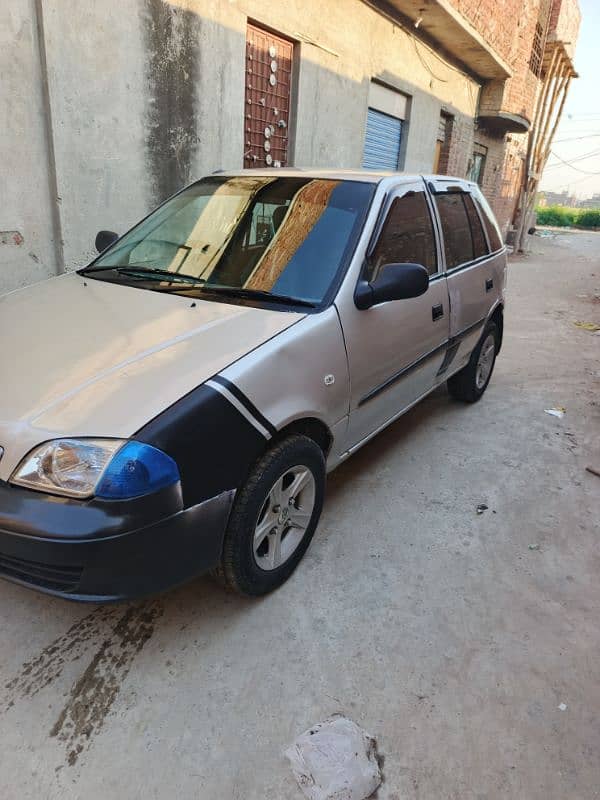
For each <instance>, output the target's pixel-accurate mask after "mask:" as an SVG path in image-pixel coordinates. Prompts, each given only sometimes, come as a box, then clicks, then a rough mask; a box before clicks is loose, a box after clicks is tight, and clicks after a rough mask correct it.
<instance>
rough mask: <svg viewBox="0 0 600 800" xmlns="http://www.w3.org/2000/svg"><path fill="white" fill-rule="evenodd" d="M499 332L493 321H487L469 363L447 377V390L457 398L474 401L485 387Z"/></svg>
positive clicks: (488, 378) (494, 360) (490, 375)
mask: <svg viewBox="0 0 600 800" xmlns="http://www.w3.org/2000/svg"><path fill="white" fill-rule="evenodd" d="M498 342H499V332H498V328H497V326H496V324H495V323H494V322H488V324H487V325H486V327H485V330H484V332H483V335H482V337H481V339H480V340H479V344H478V345H477V346H476V348H475V350H473V353H472V354H471V358H470V359H469V363H468V364H467V365H466V367H463V368H462V369H461V371H460V372H457V373H456V375H453V376H452V377H451V378H449V379H448V391H449V392H450V394H451V395H452V397H455V398H456V399H457V400H463V401H465V402H466V403H476V402H477V400H479V398H480V397H481V396H482V395H483V393H484V392H485V390H486V389H487V386H488V383H489V382H490V378H491V377H492V372H493V370H494V364H495V362H496V353H497V352H498Z"/></svg>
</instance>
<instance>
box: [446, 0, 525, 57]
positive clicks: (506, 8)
mask: <svg viewBox="0 0 600 800" xmlns="http://www.w3.org/2000/svg"><path fill="white" fill-rule="evenodd" d="M529 1H530V0H529ZM451 2H452V5H453V6H454V7H455V8H456V10H457V11H460V13H461V14H462V15H463V16H464V17H465V18H466V19H467V20H468V21H469V22H470V23H471V25H473V27H474V28H475V29H476V30H477V31H478V33H480V34H481V36H482V37H483V38H484V39H485V40H486V42H488V43H489V44H490V45H491V46H492V47H493V48H494V50H495V51H496V52H497V53H498V55H499V56H500V57H501V58H503V59H504V60H505V61H508V63H509V64H510V63H512V61H513V59H514V35H515V24H517V22H518V20H519V17H520V15H521V11H522V8H523V4H524V0H504V2H500V1H499V0H451ZM500 6H502V10H501V11H500V8H499V7H500Z"/></svg>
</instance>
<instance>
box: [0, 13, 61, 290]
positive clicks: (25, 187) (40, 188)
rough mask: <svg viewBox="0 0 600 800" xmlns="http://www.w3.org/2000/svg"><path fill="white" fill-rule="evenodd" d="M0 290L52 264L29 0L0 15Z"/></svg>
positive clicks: (48, 271)
mask: <svg viewBox="0 0 600 800" xmlns="http://www.w3.org/2000/svg"><path fill="white" fill-rule="evenodd" d="M0 76H1V81H0V120H1V123H0V292H1V291H2V290H4V291H7V290H9V289H14V288H17V287H19V286H24V285H25V284H27V283H32V282H33V281H37V280H41V279H42V278H46V277H49V276H50V275H54V274H55V273H56V270H57V268H58V264H57V262H56V255H55V244H56V242H55V238H54V231H53V223H52V203H51V200H50V197H51V189H50V177H49V173H48V147H47V137H46V132H45V118H44V102H43V92H42V76H41V71H40V54H39V49H38V40H37V29H36V18H35V9H34V5H33V0H31V2H23V0H3V7H2V14H1V15H0Z"/></svg>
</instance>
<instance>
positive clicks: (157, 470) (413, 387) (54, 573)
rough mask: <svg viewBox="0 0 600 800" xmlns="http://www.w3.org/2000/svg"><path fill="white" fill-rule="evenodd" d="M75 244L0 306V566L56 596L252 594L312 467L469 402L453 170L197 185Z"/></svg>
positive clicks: (479, 270) (313, 504) (311, 483)
mask: <svg viewBox="0 0 600 800" xmlns="http://www.w3.org/2000/svg"><path fill="white" fill-rule="evenodd" d="M96 245H97V247H98V249H99V250H100V251H101V253H100V256H99V257H98V258H96V260H95V261H93V262H92V263H91V264H90V265H89V266H87V267H85V268H84V269H81V270H80V271H79V272H77V273H72V274H68V275H63V276H60V277H58V278H53V279H51V280H49V281H46V282H44V283H41V284H38V285H36V286H33V287H30V288H28V289H23V290H20V291H16V292H13V293H11V294H8V295H5V296H4V297H2V298H0V337H1V340H2V343H3V347H2V349H1V351H0V374H1V375H2V387H3V389H2V393H1V394H0V575H1V576H2V577H5V578H8V579H10V580H14V581H17V582H19V583H23V584H25V585H28V586H32V587H35V588H38V589H40V590H43V591H47V592H50V593H53V594H58V595H61V596H64V597H69V598H73V599H81V600H92V601H106V600H119V599H124V598H129V597H133V596H138V595H142V594H146V593H149V592H154V591H157V590H161V589H165V588H167V587H169V586H173V585H175V584H177V583H180V582H182V581H184V580H187V579H189V578H191V577H193V576H195V575H197V574H199V573H201V572H203V571H206V570H213V572H215V574H217V575H218V576H219V577H220V579H221V580H222V581H223V582H225V583H226V584H227V585H228V586H230V587H232V588H234V589H236V590H237V591H239V592H241V593H244V594H247V595H260V594H263V593H266V592H268V591H270V590H272V589H274V588H276V587H277V586H279V585H280V584H281V583H283V581H285V580H286V579H287V578H288V577H289V575H290V574H291V573H292V571H293V570H294V569H295V567H296V565H297V564H298V562H299V561H300V559H301V558H302V556H303V555H304V553H305V551H306V549H307V547H308V546H309V543H310V541H311V539H312V537H313V534H314V532H315V529H316V527H317V523H318V521H319V516H320V514H321V509H322V506H323V499H324V493H325V476H326V473H327V471H330V470H332V469H334V468H335V467H336V466H337V465H338V464H340V463H341V462H342V461H343V460H344V459H346V458H347V457H348V456H350V455H351V454H352V453H353V452H354V451H355V450H357V449H358V448H359V447H360V446H361V445H363V444H364V443H365V442H366V441H368V440H369V439H370V438H371V437H373V436H375V435H376V434H377V433H378V432H379V431H381V430H382V429H384V428H385V427H386V425H389V424H390V423H391V422H393V421H394V420H395V419H396V418H397V417H399V416H400V415H401V414H402V413H403V412H404V411H406V410H407V409H408V408H410V407H411V406H412V405H414V404H415V403H417V402H418V401H419V400H420V399H421V398H422V397H424V396H425V395H427V394H428V393H429V392H431V391H432V390H433V389H434V388H435V387H436V386H438V385H439V384H440V383H442V382H444V381H447V382H448V388H449V390H450V393H451V394H452V395H453V396H454V397H456V398H459V399H460V400H464V401H467V402H475V401H476V400H479V398H480V397H481V396H482V394H483V393H484V391H485V389H486V387H487V385H488V382H489V380H490V377H491V374H492V370H493V367H494V361H495V358H496V356H497V354H498V352H499V351H500V347H501V344H502V333H503V309H504V286H505V278H506V254H505V248H504V246H503V243H502V240H501V236H500V232H499V230H498V226H497V223H496V221H495V219H494V217H493V214H492V213H491V211H490V208H489V206H488V204H487V203H486V201H485V199H484V198H483V196H482V195H481V192H480V191H479V188H478V187H477V186H476V185H475V184H473V183H470V182H467V181H464V180H461V179H458V178H449V177H446V176H443V177H442V176H419V175H404V174H377V173H369V172H362V171H360V172H359V171H356V172H346V171H323V170H319V171H316V170H310V171H306V170H296V169H283V170H276V171H275V170H268V171H253V170H246V171H244V172H239V173H222V174H215V175H212V176H210V177H207V178H204V179H203V180H200V181H198V182H196V183H194V184H192V185H191V186H188V187H187V188H185V189H184V190H183V191H181V192H179V193H178V194H176V195H175V196H173V197H172V198H170V199H169V200H168V201H167V202H166V203H164V204H163V205H162V206H160V207H159V208H158V209H157V210H156V211H154V212H153V213H152V214H150V215H149V216H148V217H146V219H144V220H143V221H142V222H140V223H139V224H138V225H136V226H135V227H134V228H133V229H132V230H130V231H129V232H128V233H127V234H125V235H124V236H123V237H121V238H118V237H117V235H116V234H113V233H111V232H108V231H102V232H101V233H100V234H98V237H97V239H96ZM17 354H18V355H17Z"/></svg>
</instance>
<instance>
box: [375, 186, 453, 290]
mask: <svg viewBox="0 0 600 800" xmlns="http://www.w3.org/2000/svg"><path fill="white" fill-rule="evenodd" d="M385 264H421V265H422V266H424V267H426V269H427V271H428V272H429V274H430V275H433V274H434V273H436V272H437V269H438V267H437V255H436V248H435V236H434V233H433V222H432V219H431V214H430V213H429V208H428V206H427V200H426V199H425V193H424V192H408V194H405V195H404V197H396V198H395V199H394V200H393V201H392V205H391V206H390V210H389V211H388V215H387V217H386V220H385V222H384V224H383V228H382V229H381V233H380V234H379V239H378V240H377V244H376V245H375V248H374V250H373V253H372V254H371V258H370V261H369V274H368V279H369V280H373V279H374V278H376V277H377V275H378V274H379V271H380V270H381V268H382V267H383V266H384V265H385Z"/></svg>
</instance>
